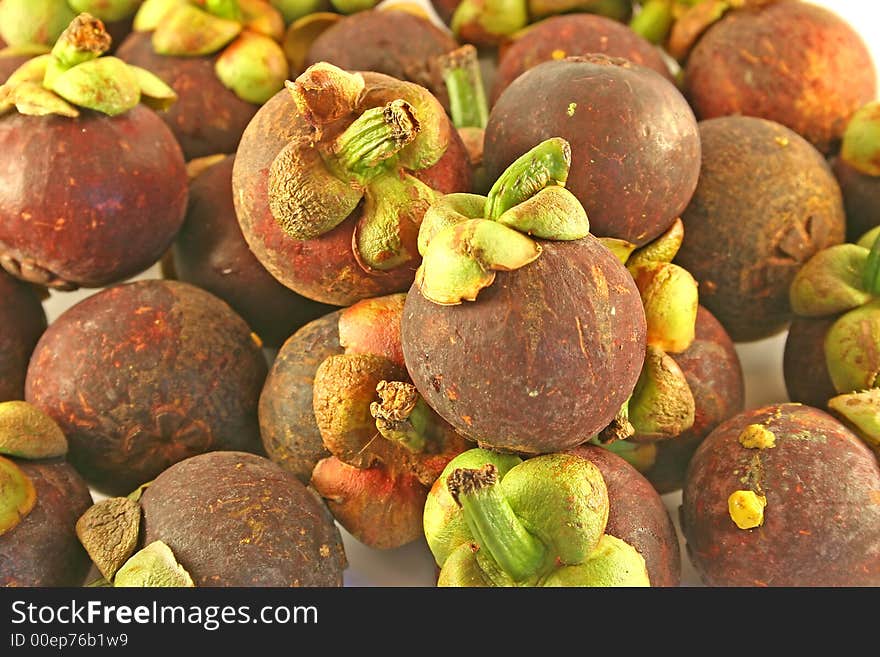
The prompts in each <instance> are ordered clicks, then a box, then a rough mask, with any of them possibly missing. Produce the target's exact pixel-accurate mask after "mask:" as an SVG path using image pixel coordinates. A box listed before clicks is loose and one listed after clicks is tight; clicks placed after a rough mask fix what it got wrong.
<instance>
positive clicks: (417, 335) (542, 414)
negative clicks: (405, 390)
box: [401, 236, 646, 454]
mask: <svg viewBox="0 0 880 657" xmlns="http://www.w3.org/2000/svg"><path fill="white" fill-rule="evenodd" d="M542 246H543V252H542V254H541V256H540V257H539V258H538V259H537V260H535V261H534V262H532V263H530V264H528V265H526V266H525V267H522V268H521V269H517V270H514V271H512V272H498V274H497V277H496V278H495V281H494V283H492V285H490V286H489V287H487V288H485V289H483V290H482V291H481V292H480V293H479V296H478V297H477V300H476V301H474V302H469V301H468V302H463V303H462V304H460V305H458V306H440V305H437V304H435V303H432V302H431V301H428V300H427V299H425V298H424V297H423V296H422V295H421V293H420V292H419V291H418V288H417V286H416V285H413V288H412V289H411V291H410V293H409V294H408V295H407V299H406V304H405V306H404V311H403V322H402V327H401V338H402V341H403V354H404V358H405V360H406V366H407V369H408V370H409V374H410V376H411V377H412V380H413V383H414V384H415V386H416V387H417V388H418V390H419V393H421V395H422V397H424V399H425V401H426V402H427V403H428V405H430V406H431V407H432V408H433V409H434V410H435V411H437V413H439V414H440V416H442V417H443V418H444V419H445V420H446V421H447V422H449V423H450V424H451V425H452V426H453V427H454V428H455V429H456V431H458V432H459V433H461V434H462V435H463V436H465V437H467V438H470V439H472V440H476V441H477V442H478V443H480V444H481V446H487V447H490V448H494V449H499V450H502V451H515V452H521V453H525V454H538V453H548V452H555V451H561V450H565V449H568V448H570V447H574V446H575V445H578V444H580V443H582V442H583V441H584V440H585V439H586V438H587V437H589V436H590V435H592V434H594V433H596V432H598V431H599V430H600V429H602V428H604V427H605V426H606V425H607V424H608V423H609V422H611V420H612V419H613V418H614V416H615V415H616V414H617V412H618V411H619V410H620V406H621V404H623V402H624V401H626V399H627V397H628V396H629V395H630V393H632V390H633V387H634V386H635V383H636V380H637V379H638V376H639V371H640V369H641V366H642V362H643V360H644V356H645V330H646V329H645V315H644V311H643V309H642V305H641V300H640V297H639V293H638V290H637V289H636V287H635V284H634V283H633V280H632V277H631V276H630V275H629V272H627V271H626V269H625V268H624V267H622V266H621V264H620V262H619V261H618V260H617V259H616V258H615V257H614V256H613V255H612V254H611V252H610V251H608V250H607V249H606V248H605V247H604V246H602V245H601V243H600V242H599V241H598V240H597V239H596V238H594V237H592V236H587V237H586V238H584V239H582V240H577V241H574V242H542ZM612 307H613V308H614V309H615V310H614V314H613V315H612V314H611V308H612ZM530 392H531V393H532V395H533V396H532V395H530V394H529V393H530ZM535 392H537V394H535Z"/></svg>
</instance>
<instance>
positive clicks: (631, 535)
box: [569, 445, 681, 586]
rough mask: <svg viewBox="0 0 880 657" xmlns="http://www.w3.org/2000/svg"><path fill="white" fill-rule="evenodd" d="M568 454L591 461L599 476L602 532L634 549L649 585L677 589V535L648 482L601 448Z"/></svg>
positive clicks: (580, 447) (679, 570)
mask: <svg viewBox="0 0 880 657" xmlns="http://www.w3.org/2000/svg"><path fill="white" fill-rule="evenodd" d="M569 453H570V454H574V455H576V456H580V457H582V458H585V459H587V460H588V461H591V462H592V463H593V465H595V466H596V467H597V468H599V471H600V472H601V473H602V478H603V479H604V480H605V485H606V486H607V488H608V501H609V505H610V511H609V513H608V524H607V525H606V526H605V533H606V534H611V535H612V536H614V537H616V538H619V539H621V540H623V541H626V542H627V543H629V544H630V545H632V546H633V547H634V548H635V549H636V550H638V552H639V554H641V555H642V557H644V559H645V563H646V564H647V567H648V576H649V578H650V580H651V586H678V585H679V584H680V583H681V552H680V549H679V545H678V535H677V534H676V533H675V526H674V525H673V524H672V518H670V517H669V513H668V512H667V510H666V507H665V506H664V504H663V500H662V499H661V498H660V495H659V493H657V491H656V490H654V488H653V486H652V485H651V483H650V482H649V481H648V480H647V479H645V477H643V476H642V475H641V474H640V473H639V471H638V470H636V469H635V468H634V467H633V466H631V465H630V464H629V463H627V462H626V461H624V460H623V459H622V458H620V457H619V456H617V455H616V454H613V453H612V452H609V451H608V450H607V449H604V448H602V447H598V446H595V445H581V446H579V447H575V448H574V449H572V450H570V452H569Z"/></svg>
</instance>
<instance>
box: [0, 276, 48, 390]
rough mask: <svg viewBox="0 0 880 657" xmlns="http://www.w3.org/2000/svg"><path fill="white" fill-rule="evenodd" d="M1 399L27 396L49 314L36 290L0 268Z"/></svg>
mask: <svg viewBox="0 0 880 657" xmlns="http://www.w3.org/2000/svg"><path fill="white" fill-rule="evenodd" d="M0 326H2V327H3V328H2V330H0V401H9V400H13V399H24V378H25V374H26V373H27V366H28V361H29V360H30V357H31V352H32V351H33V350H34V346H36V344H37V340H39V339H40V336H41V335H42V334H43V331H45V330H46V313H45V311H44V310H43V305H42V303H41V302H40V298H39V297H38V296H37V293H36V291H35V290H34V289H33V288H31V287H30V286H29V285H27V284H25V283H22V282H21V281H17V280H15V279H14V278H13V277H12V276H10V275H9V274H7V273H6V272H4V271H0Z"/></svg>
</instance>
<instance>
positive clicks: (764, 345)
mask: <svg viewBox="0 0 880 657" xmlns="http://www.w3.org/2000/svg"><path fill="white" fill-rule="evenodd" d="M408 1H409V2H413V1H416V2H419V3H420V4H423V5H424V4H425V0H408ZM815 4H819V5H824V6H826V7H828V8H830V9H832V10H834V11H835V12H837V13H838V14H839V15H840V16H841V17H843V18H844V19H846V20H847V21H848V22H849V23H850V24H851V25H852V26H853V27H854V28H855V29H856V30H857V31H858V32H859V33H860V34H861V35H862V37H863V39H864V40H865V43H866V44H867V45H868V47H869V48H870V49H871V52H872V54H873V57H874V61H875V62H878V63H880V7H878V3H876V2H874V0H825V1H817V2H815ZM878 67H880V64H878ZM158 277H159V273H158V267H153V268H151V269H149V270H148V271H146V272H144V273H143V274H141V275H140V276H137V277H136V278H158ZM94 293H95V290H79V291H76V292H60V293H59V292H53V293H52V296H51V298H50V299H48V300H47V301H46V302H45V308H46V313H47V315H48V318H49V321H50V322H51V321H53V320H54V319H55V317H57V316H58V315H59V314H60V313H61V312H63V311H64V310H65V309H66V308H68V307H70V306H71V305H73V304H74V303H76V302H77V301H79V300H81V299H83V298H85V297H87V296H89V295H91V294H94ZM784 344H785V335H784V334H781V335H778V336H776V337H773V338H770V339H767V340H761V341H758V342H753V343H747V344H739V345H737V351H738V353H739V356H740V359H741V362H742V366H743V370H744V372H745V376H746V407H747V408H753V407H757V406H762V405H765V404H770V403H775V402H782V401H788V397H787V395H786V391H785V384H784V381H783V379H782V350H783V345H784ZM98 497H99V496H96V499H97V498H98ZM663 499H664V502H665V503H666V507H667V509H668V510H669V512H670V514H671V516H672V518H673V521H674V522H675V525H676V529H677V530H678V505H679V503H680V502H681V494H680V493H670V494H668V495H665V496H664V497H663ZM679 537H680V538H681V533H680V532H679ZM343 539H344V541H345V549H346V554H347V556H348V561H349V568H348V570H347V571H346V573H345V582H346V585H347V586H433V584H434V564H433V560H432V558H431V554H430V552H429V551H428V548H427V546H426V545H425V544H424V542H423V541H422V542H418V543H414V544H410V545H408V546H405V547H403V548H399V549H397V550H390V551H379V550H373V549H370V548H367V547H365V546H363V545H361V544H360V543H358V542H357V541H356V540H355V539H354V538H352V537H351V536H350V535H348V534H346V533H345V532H344V531H343ZM681 547H682V585H683V586H699V585H700V581H699V578H698V577H697V575H696V573H695V572H694V571H693V569H692V568H691V565H690V563H689V562H688V559H687V556H686V554H685V551H684V542H683V540H682V544H681Z"/></svg>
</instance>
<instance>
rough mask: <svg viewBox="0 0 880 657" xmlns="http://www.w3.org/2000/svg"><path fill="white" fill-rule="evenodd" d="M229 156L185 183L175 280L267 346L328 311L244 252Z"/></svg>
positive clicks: (276, 344) (175, 253)
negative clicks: (209, 298) (225, 310)
mask: <svg viewBox="0 0 880 657" xmlns="http://www.w3.org/2000/svg"><path fill="white" fill-rule="evenodd" d="M234 160H235V157H234V156H233V155H229V156H227V157H226V158H225V159H224V160H223V161H221V162H219V163H218V164H216V165H215V166H212V167H210V168H209V169H207V170H206V171H204V172H203V173H201V174H200V175H199V176H198V177H197V178H195V180H193V181H192V183H191V184H190V191H189V204H188V206H187V211H186V220H185V221H184V223H183V227H182V228H181V229H180V232H179V233H178V234H177V238H176V239H175V241H174V244H173V246H172V257H173V264H174V271H175V275H174V276H166V278H177V279H178V280H181V281H184V282H186V283H192V284H193V285H197V286H198V287H200V288H202V289H204V290H207V291H208V292H211V293H213V294H216V295H217V296H218V297H220V298H221V299H223V300H224V301H226V303H228V304H229V305H230V306H232V308H233V309H234V310H235V311H236V312H237V313H238V314H240V315H241V316H242V317H243V318H244V319H245V321H247V323H248V324H249V325H250V326H251V328H252V329H253V330H254V332H255V333H256V334H257V335H259V336H260V339H262V340H263V342H264V343H265V344H266V346H268V347H273V348H277V347H280V346H281V345H282V344H283V343H284V341H285V340H287V338H289V337H290V336H291V335H293V333H294V332H295V331H296V330H297V329H299V328H300V327H301V326H303V325H304V324H306V323H307V322H310V321H312V320H313V319H316V318H318V317H320V316H321V315H324V314H326V313H328V312H330V311H332V310H333V308H332V307H331V306H327V305H324V304H321V303H317V302H315V301H312V300H311V299H306V298H305V297H302V296H300V295H298V294H296V293H295V292H293V291H292V290H290V289H288V288H287V287H285V286H284V285H282V284H281V283H279V282H278V281H277V280H275V278H274V277H273V276H272V275H271V274H270V273H269V272H268V271H266V269H265V267H263V265H261V264H260V261H259V260H257V259H256V257H255V256H254V254H253V253H251V251H250V249H249V248H248V245H247V242H246V241H245V239H244V236H243V235H242V234H241V227H240V226H239V225H238V219H237V218H236V216H235V206H234V204H233V201H232V165H233V162H234Z"/></svg>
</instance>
